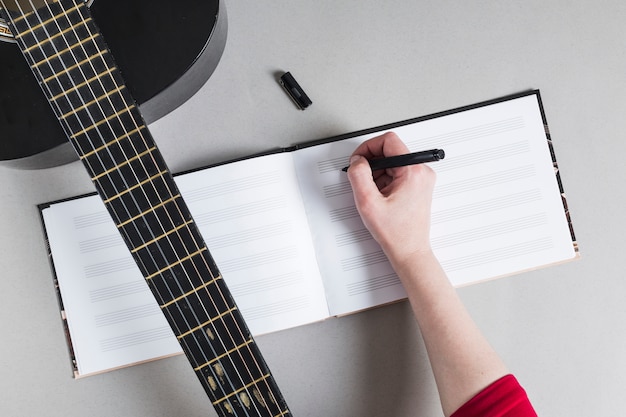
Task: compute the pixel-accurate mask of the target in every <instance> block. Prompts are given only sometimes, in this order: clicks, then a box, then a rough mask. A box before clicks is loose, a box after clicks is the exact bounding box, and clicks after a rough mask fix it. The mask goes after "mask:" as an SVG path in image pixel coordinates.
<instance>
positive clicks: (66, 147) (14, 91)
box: [0, 0, 227, 168]
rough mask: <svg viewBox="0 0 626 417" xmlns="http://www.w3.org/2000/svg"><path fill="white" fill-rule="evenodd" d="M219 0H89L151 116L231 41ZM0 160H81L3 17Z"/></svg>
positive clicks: (178, 97) (199, 78)
mask: <svg viewBox="0 0 626 417" xmlns="http://www.w3.org/2000/svg"><path fill="white" fill-rule="evenodd" d="M219 3H220V2H219V0H182V1H176V2H174V1H169V2H168V1H162V0H156V1H155V0H132V1H127V0H96V1H93V0H92V1H90V2H88V3H87V4H88V6H89V8H90V11H91V15H92V18H93V19H94V20H95V22H96V24H97V25H98V27H99V28H100V31H101V33H102V34H103V36H104V38H105V39H106V41H107V45H108V47H109V49H110V50H111V51H112V53H113V56H115V61H116V63H117V65H118V67H119V69H120V71H121V72H122V74H123V75H124V80H125V81H126V87H127V88H128V89H129V91H130V92H131V94H132V96H133V98H134V99H135V100H136V101H137V103H138V104H139V107H140V109H141V114H142V115H143V117H144V120H145V121H146V123H151V122H153V121H155V120H157V119H159V118H160V117H162V116H164V115H166V114H167V113H169V112H170V111H172V110H174V109H175V108H176V107H178V106H179V105H181V104H182V103H183V102H185V101H186V100H187V99H188V98H189V97H191V96H192V95H193V94H194V93H195V92H196V91H197V90H198V89H199V88H200V87H201V86H202V85H203V84H204V83H205V82H206V81H207V79H208V78H209V77H210V75H211V74H212V73H213V70H214V69H215V68H216V66H217V64H218V62H219V59H220V57H221V55H222V51H223V50H224V46H225V44H226V32H227V20H226V13H225V11H224V9H223V8H222V9H219V8H218V6H219ZM0 57H1V58H0V163H1V164H2V165H4V166H10V167H14V168H45V167H50V166H55V165H60V164H63V163H66V162H70V161H74V160H76V153H75V152H74V150H73V149H72V147H71V145H70V143H69V142H68V140H67V137H66V135H65V133H64V132H63V129H62V128H61V125H60V124H59V122H58V120H57V119H56V117H55V116H54V113H53V112H52V110H51V109H50V104H49V103H48V101H47V100H46V97H45V96H44V95H43V94H42V92H41V88H40V87H39V85H38V83H37V81H36V79H35V78H34V77H33V76H32V74H31V71H30V69H29V68H28V65H27V63H26V61H25V60H24V57H23V56H22V53H21V51H20V49H19V47H18V45H17V44H16V42H15V38H14V36H13V34H12V32H11V30H10V29H9V26H8V22H7V21H5V20H3V19H1V18H0Z"/></svg>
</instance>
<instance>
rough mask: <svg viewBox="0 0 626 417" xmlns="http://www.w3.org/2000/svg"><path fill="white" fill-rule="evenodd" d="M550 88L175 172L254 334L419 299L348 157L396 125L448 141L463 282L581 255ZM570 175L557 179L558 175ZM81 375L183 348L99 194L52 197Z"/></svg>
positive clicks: (60, 275)
mask: <svg viewBox="0 0 626 417" xmlns="http://www.w3.org/2000/svg"><path fill="white" fill-rule="evenodd" d="M546 126H547V125H546V123H545V118H544V116H543V110H542V107H541V101H540V96H539V92H538V91H532V92H527V93H523V94H519V95H516V96H510V97H506V98H503V99H498V100H494V101H491V102H486V103H480V104H477V105H473V106H468V107H464V108H461V109H456V110H452V111H449V112H444V113H439V114H436V115H432V116H427V117H423V118H418V119H413V120H409V121H405V122H400V123H396V124H393V125H387V126H382V127H379V128H375V129H370V130H368V131H362V132H357V133H353V134H350V135H345V136H342V137H338V138H334V139H332V140H330V141H328V140H327V141H321V142H317V143H315V144H310V145H307V146H304V147H302V146H300V147H294V148H289V149H283V150H281V151H280V152H274V153H271V154H266V155H262V156H255V157H251V158H247V159H243V160H239V161H236V162H230V163H226V164H222V165H218V166H215V167H210V168H204V169H200V170H196V171H193V172H189V173H186V174H182V175H179V176H177V177H176V181H177V184H178V186H179V188H180V190H181V192H182V193H183V196H184V198H185V200H186V201H187V203H188V205H189V208H190V210H191V212H192V214H193V216H194V219H195V221H196V222H197V223H198V225H199V227H200V229H201V232H202V234H203V236H204V238H205V241H206V243H207V245H208V247H209V249H210V251H211V253H212V255H213V257H214V258H215V260H216V262H217V265H218V266H219V268H220V270H221V272H222V274H223V275H224V278H225V280H226V282H227V284H228V286H229V288H230V289H231V292H232V293H233V295H234V297H235V300H236V302H237V304H238V306H239V308H240V310H241V311H242V313H243V315H244V317H245V319H246V322H247V323H248V325H249V327H250V329H251V331H252V333H253V334H255V335H258V334H263V333H268V332H274V331H277V330H281V329H286V328H290V327H293V326H299V325H303V324H306V323H311V322H315V321H319V320H323V319H326V318H328V317H331V316H336V315H344V314H349V313H353V312H356V311H359V310H363V309H367V308H371V307H374V306H378V305H382V304H386V303H389V302H393V301H396V300H400V299H403V298H405V294H404V291H403V288H402V286H401V284H400V283H399V281H398V279H397V277H396V276H395V274H394V272H393V270H392V269H391V267H390V265H389V263H388V262H387V260H386V258H385V256H384V254H383V253H382V251H381V249H380V248H379V246H378V245H377V244H376V242H375V241H374V240H373V239H372V238H371V236H370V235H369V233H368V232H367V230H366V229H365V228H364V226H363V224H362V222H361V220H360V218H359V215H358V213H357V211H356V209H355V207H354V202H353V198H352V191H351V188H350V185H349V183H348V181H347V177H346V174H345V173H344V172H342V171H341V168H342V167H344V166H346V165H347V161H348V157H349V155H350V154H351V153H352V151H353V150H354V148H355V147H356V146H357V145H358V144H359V143H361V142H362V141H364V140H366V139H368V138H370V137H373V136H376V135H378V134H380V132H382V131H388V130H393V131H395V132H396V133H397V134H398V135H399V136H400V137H401V138H403V140H404V141H405V142H406V143H407V145H408V146H409V148H410V149H411V150H412V151H418V150H424V149H430V148H443V149H444V150H445V152H446V158H445V159H444V160H443V161H439V162H435V163H432V164H431V166H432V168H433V169H434V170H435V171H436V172H437V184H436V187H435V194H434V201H433V214H432V231H431V236H432V244H433V247H434V249H435V252H436V254H437V256H438V258H439V260H440V261H441V263H442V265H443V267H444V269H445V270H446V272H447V273H448V275H449V277H450V280H451V281H452V283H453V284H454V285H455V286H463V285H468V284H472V283H476V282H480V281H484V280H487V279H493V278H496V277H502V276H506V275H511V274H514V273H518V272H522V271H526V270H530V269H534V268H538V267H543V266H547V265H551V264H555V263H559V262H563V261H567V260H571V259H574V258H576V257H577V254H578V251H577V248H576V242H575V239H574V235H573V232H572V228H571V224H570V221H569V215H568V212H567V208H566V204H565V199H564V196H563V192H562V187H561V184H560V181H559V178H558V170H557V169H556V160H555V159H554V154H553V152H552V148H551V145H550V138H549V135H548V134H547V133H546V132H547V127H546ZM555 173H556V175H555ZM40 208H41V213H42V219H43V223H44V227H45V232H46V236H47V239H48V242H49V246H50V254H51V259H52V265H53V271H54V274H55V282H57V283H58V291H59V300H60V301H61V308H62V316H63V319H64V322H65V324H66V329H67V331H68V340H70V348H71V352H72V361H73V362H72V363H73V366H74V374H75V376H77V377H79V376H85V375H89V374H94V373H98V372H102V371H105V370H109V369H114V368H118V367H122V366H126V365H129V364H134V363H139V362H143V361H147V360H151V359H155V358H160V357H165V356H169V355H173V354H177V353H179V352H180V351H181V350H180V347H179V344H178V342H177V341H176V339H175V337H174V336H173V333H172V331H171V330H170V327H169V325H168V324H167V322H166V321H165V319H164V317H163V316H162V314H161V312H160V309H159V307H158V306H157V304H156V302H155V301H154V299H153V297H152V294H151V293H150V291H149V290H148V287H147V285H146V284H145V282H144V280H143V278H142V276H141V274H140V273H139V270H138V269H137V267H136V265H135V262H134V261H133V259H132V258H131V256H130V255H129V252H128V249H127V248H126V246H125V245H124V243H123V242H122V239H121V237H120V236H119V233H118V232H117V230H116V228H115V226H114V224H113V222H112V221H111V220H110V218H109V215H108V213H107V212H106V211H105V209H104V206H103V204H102V201H101V200H100V198H99V197H98V196H96V195H94V196H82V197H79V198H75V199H71V200H68V201H62V202H54V203H48V204H44V205H42V206H41V207H40Z"/></svg>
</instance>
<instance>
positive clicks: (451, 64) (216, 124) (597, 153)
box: [0, 0, 626, 417]
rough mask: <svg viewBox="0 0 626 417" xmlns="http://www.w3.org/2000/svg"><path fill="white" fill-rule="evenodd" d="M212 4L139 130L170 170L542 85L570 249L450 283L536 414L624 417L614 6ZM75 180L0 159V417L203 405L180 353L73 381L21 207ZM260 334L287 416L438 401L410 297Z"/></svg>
mask: <svg viewBox="0 0 626 417" xmlns="http://www.w3.org/2000/svg"><path fill="white" fill-rule="evenodd" d="M227 10H228V23H229V35H228V42H227V46H226V51H225V53H224V56H223V58H222V61H221V63H220V65H219V67H218V68H217V71H216V72H215V74H214V75H213V76H212V77H211V79H210V80H209V82H208V83H207V84H206V85H205V86H204V87H203V88H202V89H201V90H200V91H199V92H198V94H196V95H195V96H194V97H193V98H192V99H191V100H189V101H188V102H187V103H186V104H185V105H184V106H182V107H181V108H179V109H178V110H176V111H175V112H174V113H172V114H170V115H168V116H167V117H165V118H164V119H161V120H160V121H158V122H156V123H154V124H153V125H151V128H152V131H153V134H154V136H155V138H156V140H157V142H158V143H159V145H160V147H161V150H162V152H163V154H164V156H165V158H166V159H167V160H168V162H169V164H170V168H172V170H173V171H181V170H185V169H189V168H195V167H198V166H202V165H205V164H210V163H214V162H219V161H222V160H226V159H230V158H234V157H239V156H244V155H248V154H250V153H253V152H257V151H264V150H268V149H271V148H275V147H278V146H287V145H290V144H294V143H300V142H305V141H308V140H312V139H318V138H323V137H327V136H331V135H336V134H341V133H346V132H350V131H354V130H357V129H363V128H368V127H373V126H377V125H381V124H385V123H390V122H395V121H399V120H403V119H407V118H412V117H416V116H420V115H425V114H429V113H432V112H436V111H441V110H447V109H450V108H453V107H457V106H461V105H466V104H472V103H474V102H477V101H481V100H486V99H491V98H496V97H500V96H503V95H506V94H510V93H515V92H519V91H522V90H526V89H529V88H540V89H541V92H542V98H543V101H544V105H545V109H546V113H547V117H548V122H549V124H550V127H551V132H552V136H553V139H554V146H555V149H556V153H557V156H558V160H559V164H560V168H561V174H562V179H563V182H564V186H565V189H566V191H567V193H568V196H569V204H570V209H571V212H572V217H573V221H574V226H575V229H576V232H577V237H578V240H579V242H580V247H581V253H582V259H581V260H579V261H576V262H573V263H569V264H565V265H561V266H556V267H552V268H549V269H544V270H540V271H535V272H531V273H526V274H523V275H518V276H515V277H510V278H505V279H500V280H496V281H492V282H488V283H483V284H480V285H475V286H471V287H469V288H464V289H462V290H460V291H459V292H460V294H461V296H462V299H463V301H464V302H465V303H466V305H467V307H468V308H469V310H470V312H471V314H472V315H473V317H474V318H475V319H476V321H477V322H478V324H479V326H480V328H481V329H482V330H483V331H484V333H485V334H486V336H487V337H488V339H489V340H490V341H491V342H492V343H493V345H494V346H495V348H496V349H497V350H498V351H499V352H500V354H501V355H502V356H503V358H504V360H505V361H506V363H507V364H508V365H509V366H510V368H511V370H512V371H513V372H514V373H515V374H516V375H517V376H518V378H519V379H520V380H521V382H522V383H523V384H524V386H525V387H526V389H527V391H528V393H529V395H530V398H531V399H532V401H533V402H534V404H535V406H536V408H537V411H538V412H539V414H540V415H542V416H564V415H567V416H616V415H621V414H623V411H622V410H623V409H625V408H626V396H624V395H623V393H624V388H625V387H626V304H625V303H624V293H625V290H626V281H625V280H624V272H623V271H624V269H625V262H626V256H623V255H622V252H623V248H624V247H625V245H624V242H623V238H622V236H623V229H624V219H623V209H622V207H623V206H624V204H625V203H626V195H625V193H624V190H623V179H624V178H626V164H624V163H623V155H624V154H625V153H626V141H624V140H623V136H624V127H625V123H626V122H625V120H626V119H625V116H624V115H625V114H626V81H625V79H626V76H625V74H626V48H624V39H625V38H626V28H625V26H624V22H625V21H626V3H624V2H618V1H602V2H597V1H580V0H579V1H563V0H558V1H556V0H553V1H547V2H546V1H545V0H543V1H538V0H530V1H524V2H521V1H520V2H510V1H474V2H453V1H410V0H403V1H402V0H389V1H385V2H381V1H372V0H340V1H337V0H332V1H331V0H321V1H315V2H313V1H308V0H289V1H285V0H272V1H270V0H255V1H241V0H240V1H228V2H227ZM285 70H290V71H292V73H293V74H294V75H295V76H296V78H297V79H298V80H299V81H300V83H301V84H302V86H303V87H304V88H305V90H306V91H307V92H308V93H309V95H310V96H311V98H312V99H313V101H314V104H313V106H312V107H311V108H309V109H308V110H306V111H304V112H300V111H298V110H296V109H295V107H294V105H293V104H292V103H291V102H290V101H289V100H288V98H287V97H286V96H285V94H284V92H283V91H282V90H281V89H280V88H279V86H278V84H277V83H276V80H275V73H276V72H277V71H285ZM0 93H1V92H0ZM0 133H1V132H0ZM90 191H93V188H92V185H91V184H90V181H89V179H88V178H87V175H86V174H85V173H84V172H83V168H82V166H81V165H80V164H79V163H72V164H69V165H65V166H62V167H57V168H53V169H47V170H41V171H18V170H12V169H8V168H4V167H2V168H0V193H1V194H0V207H1V210H2V216H0V236H1V239H0V254H1V255H0V271H1V277H0V317H1V318H2V320H0V334H1V335H2V336H1V341H0V375H1V376H0V415H2V416H35V415H42V416H63V417H73V416H90V417H97V416H121V415H125V416H207V415H214V411H213V409H212V407H211V405H210V403H209V402H208V400H207V399H206V397H205V395H204V392H203V391H202V389H201V387H200V385H199V383H198V382H197V380H196V379H195V376H194V374H193V372H192V371H191V369H190V367H189V366H188V364H187V362H186V360H185V359H184V358H183V357H176V358H170V359H166V360H161V361H156V362H152V363H148V364H144V365H139V366H134V367H131V368H127V369H123V370H119V371H114V372H110V373H106V374H103V375H99V376H94V377H89V378H86V379H82V380H74V379H72V377H71V373H70V368H69V364H68V354H67V348H66V343H65V338H64V335H63V329H62V326H61V321H60V320H59V313H58V305H57V300H56V298H55V294H54V291H53V288H52V278H51V273H50V269H49V265H48V261H47V258H46V250H45V246H44V242H43V238H42V230H41V226H40V222H39V215H38V211H37V209H36V204H38V203H42V202H46V201H51V200H56V199H60V198H64V197H71V196H75V195H78V194H82V193H86V192H90ZM257 341H258V343H259V345H260V347H261V349H262V351H263V352H264V355H265V358H266V360H267V361H268V363H269V365H270V367H271V368H272V370H273V372H274V374H275V376H276V378H277V380H278V382H279V384H280V386H281V389H282V391H283V393H284V394H285V396H286V398H287V400H288V402H289V404H290V406H291V409H292V411H293V414H294V415H295V416H361V417H367V416H401V417H404V416H438V415H440V413H441V412H440V411H439V403H438V398H437V394H436V389H435V386H434V383H433V379H432V375H431V371H430V368H429V364H428V360H427V357H426V355H425V352H424V348H423V344H422V341H421V339H420V336H419V334H418V330H417V328H416V325H415V324H414V321H413V318H412V316H411V312H410V309H409V307H408V304H407V303H404V302H403V303H399V304H395V305H391V306H386V307H382V308H378V309H375V310H372V311H368V312H364V313H359V314H356V315H352V316H349V317H343V318H339V319H330V320H327V321H325V322H321V323H317V324H312V325H308V326H303V327H300V328H296V329H292V330H288V331H283V332H279V333H276V334H271V335H267V336H262V337H259V338H258V340H257ZM618 410H619V411H618Z"/></svg>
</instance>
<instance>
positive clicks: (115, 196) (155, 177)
mask: <svg viewBox="0 0 626 417" xmlns="http://www.w3.org/2000/svg"><path fill="white" fill-rule="evenodd" d="M168 172H169V171H167V170H164V171H161V172H159V173H158V174H155V175H153V176H151V177H149V178H146V179H145V180H143V181H141V182H139V183H137V184H135V185H133V186H132V187H128V188H126V189H125V190H124V191H122V192H121V193H117V194H115V195H114V196H111V197H109V198H107V199H106V200H104V204H109V203H111V202H112V201H113V200H117V199H118V198H120V197H122V196H124V195H126V194H128V193H130V192H132V191H134V190H136V189H137V188H139V187H142V186H144V185H146V184H148V183H152V182H154V180H155V179H157V178H161V177H163V176H164V175H166V174H167V173H168ZM179 227H182V226H179ZM170 232H171V231H170ZM155 240H157V239H155ZM145 245H146V246H147V245H148V243H146V244H145ZM139 249H141V248H135V249H133V250H132V251H133V252H136V251H137V250H139Z"/></svg>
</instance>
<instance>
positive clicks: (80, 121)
mask: <svg viewBox="0 0 626 417" xmlns="http://www.w3.org/2000/svg"><path fill="white" fill-rule="evenodd" d="M31 6H33V5H32V3H31ZM33 8H34V6H33ZM48 9H49V12H50V14H51V15H53V13H52V11H51V10H50V8H49V6H48ZM37 17H39V16H37ZM66 18H67V16H66ZM68 21H69V19H68ZM40 22H41V20H40ZM27 24H28V22H27ZM57 27H58V22H57ZM59 29H60V27H59ZM44 30H45V31H46V33H47V29H46V28H44ZM48 35H49V34H48ZM77 38H78V37H77ZM64 40H66V39H64ZM66 44H68V46H69V42H67V40H66ZM53 48H55V49H56V47H55V46H54V45H53ZM40 49H41V47H40ZM72 55H73V53H72ZM31 60H33V61H34V59H32V54H31ZM103 62H104V60H103ZM62 64H63V65H65V63H64V62H62ZM48 65H49V67H50V69H51V70H52V72H53V73H54V72H55V71H54V70H53V69H52V66H51V64H50V62H48ZM66 69H67V68H66ZM80 71H81V73H83V71H82V68H80ZM39 73H40V75H41V71H39ZM83 75H84V74H83ZM48 90H49V89H48ZM92 93H93V91H92ZM94 96H95V94H94ZM79 98H80V99H81V100H82V97H79ZM68 102H69V100H68ZM83 104H84V100H83ZM112 107H113V109H114V111H115V110H116V109H115V107H114V106H112ZM57 108H58V109H59V114H61V112H60V107H59V105H57ZM101 111H102V109H101ZM103 114H104V113H103ZM89 117H90V118H91V119H92V117H91V115H89ZM78 121H79V124H80V125H81V126H82V120H80V119H79V118H78ZM92 121H93V119H92ZM122 125H123V124H122ZM82 127H84V126H82ZM98 134H99V135H100V137H101V139H102V134H101V133H100V132H98ZM98 158H99V156H98ZM99 159H100V158H99ZM92 170H93V169H92ZM114 188H115V187H114ZM141 261H142V262H143V260H141ZM168 289H169V288H168ZM170 294H171V290H170ZM183 318H184V316H183ZM184 320H185V322H187V320H186V318H184ZM186 324H187V326H188V327H190V326H189V324H188V323H186ZM176 327H178V323H176ZM214 353H216V352H214ZM203 354H204V353H203ZM231 386H232V382H231Z"/></svg>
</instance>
